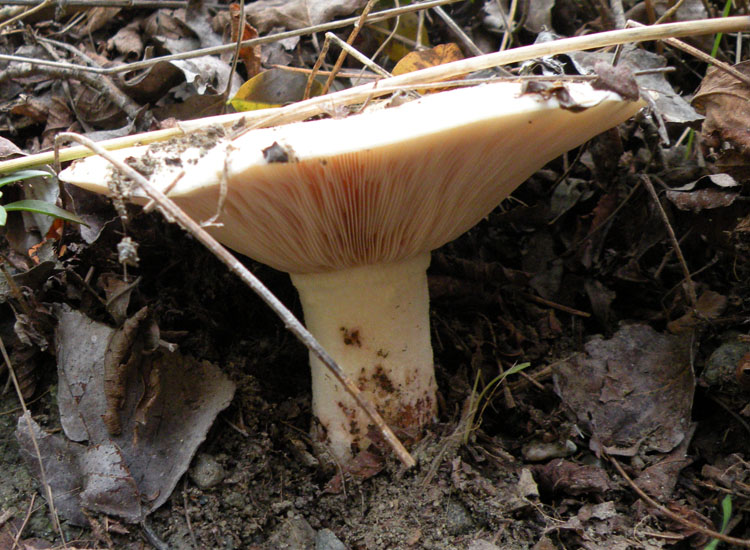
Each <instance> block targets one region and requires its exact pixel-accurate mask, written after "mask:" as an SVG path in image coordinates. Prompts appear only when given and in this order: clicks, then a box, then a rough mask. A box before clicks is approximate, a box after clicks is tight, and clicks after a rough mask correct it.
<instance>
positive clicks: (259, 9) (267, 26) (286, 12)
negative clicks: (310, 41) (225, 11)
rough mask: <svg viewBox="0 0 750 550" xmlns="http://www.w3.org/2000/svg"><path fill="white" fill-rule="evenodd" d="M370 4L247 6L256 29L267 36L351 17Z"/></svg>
mask: <svg viewBox="0 0 750 550" xmlns="http://www.w3.org/2000/svg"><path fill="white" fill-rule="evenodd" d="M366 3H367V0H258V1H257V2H250V3H249V4H247V5H246V6H245V12H246V13H247V15H248V17H249V18H250V21H251V22H252V24H253V26H254V27H255V28H256V29H258V32H260V33H262V34H265V33H267V32H268V31H270V30H271V29H272V28H274V27H284V28H285V29H289V30H292V29H301V28H302V27H311V26H313V25H319V24H320V23H325V22H328V21H331V20H332V19H336V18H337V17H344V16H347V15H351V14H352V13H354V12H355V11H357V10H358V9H361V8H362V7H363V6H364V5H365V4H366Z"/></svg>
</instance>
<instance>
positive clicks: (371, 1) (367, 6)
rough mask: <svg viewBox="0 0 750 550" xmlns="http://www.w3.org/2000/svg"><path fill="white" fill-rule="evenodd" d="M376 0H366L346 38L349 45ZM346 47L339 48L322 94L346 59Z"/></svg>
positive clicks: (329, 87)
mask: <svg viewBox="0 0 750 550" xmlns="http://www.w3.org/2000/svg"><path fill="white" fill-rule="evenodd" d="M377 1H378V0H368V2H367V4H365V7H364V9H363V10H362V14H361V15H360V16H359V19H358V20H357V22H356V23H355V24H354V28H353V29H352V32H350V33H349V38H347V39H346V43H347V44H348V45H349V46H351V45H352V44H354V39H355V38H357V35H358V34H359V31H360V30H362V27H363V26H364V24H365V20H366V19H367V14H369V13H370V10H372V8H373V6H374V5H375V4H376V3H377ZM347 53H348V52H347V51H346V48H341V53H340V54H339V57H338V59H337V60H336V63H334V64H333V68H332V69H331V74H329V75H328V78H327V79H326V83H325V84H324V85H323V91H322V92H321V93H322V94H323V95H325V94H327V93H328V90H330V89H331V84H333V79H334V78H336V73H338V72H339V71H340V70H341V66H342V65H343V64H344V60H345V59H346V55H347Z"/></svg>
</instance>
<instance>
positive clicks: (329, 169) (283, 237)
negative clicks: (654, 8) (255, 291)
mask: <svg viewBox="0 0 750 550" xmlns="http://www.w3.org/2000/svg"><path fill="white" fill-rule="evenodd" d="M642 105H643V104H642V102H640V101H629V100H624V99H622V98H621V97H620V96H618V95H617V94H616V93H614V92H611V91H603V90H594V89H593V88H592V87H591V86H589V85H588V84H585V83H568V84H565V85H559V84H557V85H555V86H552V87H550V88H543V89H541V90H540V91H537V92H526V93H524V91H523V88H522V85H521V84H520V83H517V82H508V81H504V82H497V83H492V84H485V85H480V86H474V87H470V88H461V89H455V90H451V91H446V92H442V93H436V94H432V95H429V96H426V97H423V98H420V99H417V100H413V101H411V102H408V103H406V104H403V105H400V106H397V107H390V108H380V109H374V110H372V111H369V112H364V113H361V114H357V115H351V116H349V117H346V118H339V119H325V120H314V121H307V122H299V123H294V124H289V125H285V126H278V127H274V128H264V129H258V130H252V131H248V132H246V133H244V134H242V135H240V136H239V137H237V138H235V139H231V138H229V137H226V138H219V139H205V140H203V141H206V142H210V143H203V142H202V141H201V139H200V138H198V137H196V136H188V137H187V138H184V139H182V140H181V141H180V142H177V143H175V142H167V143H166V144H157V145H151V146H148V147H140V148H131V149H126V150H120V151H117V152H115V153H116V155H118V157H119V158H126V159H127V160H129V161H131V162H135V163H136V164H139V165H145V166H147V167H148V172H149V176H150V181H151V182H152V184H154V185H155V186H157V187H158V188H160V189H169V192H168V196H169V197H170V198H171V199H173V200H174V201H175V202H176V203H177V204H178V205H179V206H180V207H181V208H183V209H184V210H185V211H186V212H187V213H188V214H189V215H191V216H192V217H193V218H195V219H197V220H206V219H209V218H210V217H211V216H212V215H213V214H214V213H215V212H216V209H217V204H219V203H220V202H221V203H222V204H223V207H222V209H221V215H220V216H219V218H218V221H219V223H220V224H219V225H214V226H213V227H210V228H209V232H211V233H212V234H213V235H214V236H215V237H216V238H217V239H218V240H219V241H221V242H222V243H224V244H225V245H227V246H228V247H230V248H232V249H234V250H236V251H238V252H241V253H242V254H245V255H247V256H250V257H251V258H254V259H255V260H258V261H260V262H263V263H266V264H268V265H270V266H272V267H274V268H276V269H280V270H282V271H286V272H288V273H290V274H291V278H292V282H293V283H294V285H295V286H296V288H297V290H298V291H299V295H300V300H301V302H302V308H303V312H304V318H305V323H306V325H307V327H308V329H309V330H310V331H311V332H312V333H313V335H315V337H316V338H317V339H318V340H319V341H320V343H321V344H322V345H323V346H324V347H325V348H326V350H327V351H328V352H329V353H330V354H331V356H332V357H333V358H334V359H335V360H336V361H337V363H338V364H339V365H340V366H341V367H342V369H343V370H344V372H345V373H346V374H347V376H348V377H350V378H351V379H352V380H354V381H355V383H357V385H358V386H359V387H360V388H361V389H362V390H363V391H364V392H365V394H366V395H367V396H368V397H369V398H370V399H371V400H372V401H373V402H374V404H375V406H376V408H377V410H378V411H379V412H380V414H381V415H382V416H383V418H384V419H385V420H386V422H387V423H388V424H389V425H390V426H391V427H393V428H397V429H400V433H401V434H406V435H411V436H414V437H418V435H419V433H420V432H421V430H422V428H423V427H424V426H425V425H426V424H428V423H429V422H431V421H432V420H433V419H434V417H435V415H436V383H435V375H434V365H433V353H432V346H431V342H430V323H429V296H428V290H427V276H426V269H427V267H428V265H429V263H430V251H431V250H433V249H435V248H437V247H439V246H441V245H442V244H444V243H447V242H448V241H451V240H452V239H455V238H456V237H458V236H459V235H461V234H462V233H464V232H465V231H467V230H468V229H469V228H471V227H472V226H474V225H475V224H476V223H477V222H478V221H480V220H481V219H482V218H483V217H484V216H486V215H487V214H488V213H489V212H490V211H491V210H492V209H493V208H494V207H496V206H497V205H498V204H499V203H500V202H501V201H502V200H503V199H504V198H505V197H507V196H508V195H509V194H510V193H511V192H512V191H513V190H514V189H515V188H516V187H517V186H518V185H519V184H521V183H522V182H523V181H524V180H526V179H527V178H528V177H529V176H530V175H531V174H533V173H534V172H535V171H536V170H538V169H539V168H541V167H542V166H544V165H545V164H546V163H547V162H549V161H550V160H552V159H554V158H555V157H557V156H559V155H560V154H562V153H564V152H566V151H568V150H570V149H572V148H573V147H575V146H577V145H579V144H581V143H583V142H585V141H586V140H588V139H589V138H591V137H593V136H595V135H596V134H598V133H600V132H602V131H604V130H606V129H609V128H611V127H613V126H615V125H617V124H619V123H621V122H623V121H625V120H626V119H628V118H629V117H630V116H632V115H633V114H635V113H636V112H637V111H638V110H639V109H640V108H641V107H642ZM60 179H62V180H63V181H67V182H70V183H73V184H75V185H78V186H81V187H85V188H87V189H90V190H93V191H96V192H99V193H107V192H108V182H109V183H111V181H112V180H113V171H112V169H111V168H110V167H109V165H108V163H107V161H105V160H104V159H102V158H100V157H90V158H87V159H84V160H81V161H78V162H76V163H75V164H73V165H72V166H71V167H70V168H68V169H66V170H65V171H64V172H62V173H61V174H60ZM134 193H135V196H134V197H133V200H136V201H138V196H137V194H138V192H137V190H136V191H134ZM222 197H225V200H223V199H222ZM222 201H223V202H222ZM141 202H142V201H141ZM311 368H312V383H313V413H314V415H315V418H316V421H315V422H313V424H314V425H313V433H314V435H315V436H316V437H317V439H318V440H320V441H323V442H324V443H325V444H326V445H327V446H328V447H329V449H330V451H331V452H332V453H333V455H334V456H335V457H337V458H338V459H339V460H340V461H342V462H344V463H346V462H348V461H349V460H351V458H352V457H353V456H354V455H355V454H356V452H357V451H358V450H362V449H364V448H366V446H367V445H368V444H369V442H370V439H369V438H368V424H369V421H368V418H367V417H366V415H365V414H364V412H362V411H361V410H360V409H358V408H357V406H356V405H355V403H354V401H353V400H352V399H351V398H350V396H349V395H348V394H346V393H345V391H344V390H343V388H342V387H341V386H340V384H338V383H337V381H336V380H335V379H334V378H333V377H332V376H331V375H330V374H329V373H328V372H327V371H326V369H325V368H324V367H323V365H321V364H320V363H319V361H318V360H317V359H315V358H314V357H312V358H311Z"/></svg>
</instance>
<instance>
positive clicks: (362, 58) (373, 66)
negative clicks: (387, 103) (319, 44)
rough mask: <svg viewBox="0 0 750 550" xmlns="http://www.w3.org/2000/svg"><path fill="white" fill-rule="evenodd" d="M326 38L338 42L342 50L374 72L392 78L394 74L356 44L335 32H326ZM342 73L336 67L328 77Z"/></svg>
mask: <svg viewBox="0 0 750 550" xmlns="http://www.w3.org/2000/svg"><path fill="white" fill-rule="evenodd" d="M326 40H330V41H331V42H333V43H334V44H336V45H337V46H338V47H339V48H341V50H342V51H345V52H346V53H348V54H349V55H351V56H352V57H353V58H354V59H356V60H357V61H359V62H360V63H362V65H364V66H365V67H367V68H368V69H370V70H371V71H372V72H374V73H377V74H379V75H380V76H382V77H383V78H390V77H392V76H393V75H392V74H391V73H389V72H388V71H386V70H385V69H384V68H383V67H381V66H380V65H378V64H377V63H375V62H374V61H373V60H371V59H370V58H369V57H367V56H366V55H365V54H363V53H362V52H360V51H359V50H358V49H357V48H355V47H354V46H352V45H350V44H348V43H347V42H344V41H343V40H341V39H340V38H339V37H338V36H336V35H335V34H333V33H332V32H327V33H326ZM373 57H374V56H373ZM339 74H340V73H339V71H337V70H336V67H334V68H333V70H331V71H330V72H329V73H328V78H333V77H336V76H338V75H339Z"/></svg>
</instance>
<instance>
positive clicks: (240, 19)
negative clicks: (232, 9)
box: [221, 0, 255, 113]
mask: <svg viewBox="0 0 750 550" xmlns="http://www.w3.org/2000/svg"><path fill="white" fill-rule="evenodd" d="M232 19H233V20H234V17H233V18H232ZM245 25H247V20H246V19H245V0H240V13H239V14H238V15H237V42H236V43H235V45H234V55H233V56H232V65H231V67H230V69H229V78H227V85H226V87H225V88H224V93H222V94H221V97H222V103H223V105H222V107H226V100H227V98H228V97H229V93H230V92H231V91H232V76H233V75H234V73H235V71H236V70H237V63H239V60H240V50H242V35H244V34H245ZM248 76H249V77H250V78H252V77H253V76H255V75H248ZM221 112H222V113H225V112H226V111H225V110H224V109H222V111H221Z"/></svg>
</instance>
